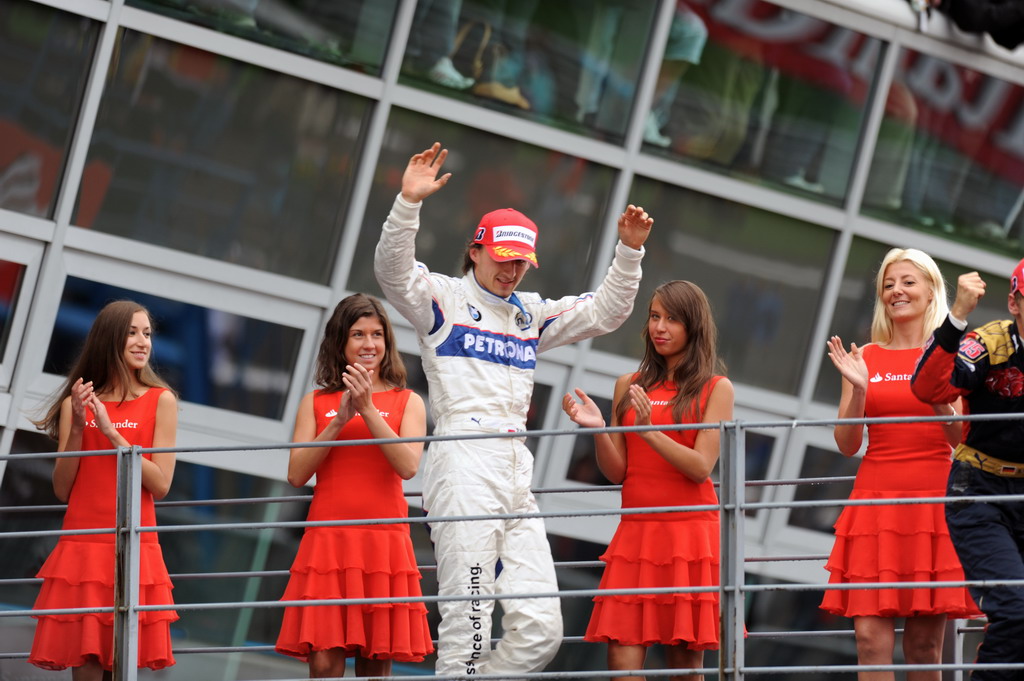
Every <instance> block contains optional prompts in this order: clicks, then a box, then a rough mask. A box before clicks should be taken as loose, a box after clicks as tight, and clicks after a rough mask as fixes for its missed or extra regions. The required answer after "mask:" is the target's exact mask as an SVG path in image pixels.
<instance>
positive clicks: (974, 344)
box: [959, 338, 985, 363]
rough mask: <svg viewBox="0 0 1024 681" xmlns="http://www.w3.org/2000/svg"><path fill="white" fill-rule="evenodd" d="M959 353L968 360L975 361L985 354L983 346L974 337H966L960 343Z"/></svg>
mask: <svg viewBox="0 0 1024 681" xmlns="http://www.w3.org/2000/svg"><path fill="white" fill-rule="evenodd" d="M959 354H960V356H961V357H963V358H964V359H966V360H967V361H968V362H972V363H973V362H977V361H978V360H979V359H981V358H982V357H983V356H984V355H985V346H984V345H982V344H981V343H979V342H978V341H977V340H976V339H974V338H966V339H964V340H963V342H961V343H960V353H959Z"/></svg>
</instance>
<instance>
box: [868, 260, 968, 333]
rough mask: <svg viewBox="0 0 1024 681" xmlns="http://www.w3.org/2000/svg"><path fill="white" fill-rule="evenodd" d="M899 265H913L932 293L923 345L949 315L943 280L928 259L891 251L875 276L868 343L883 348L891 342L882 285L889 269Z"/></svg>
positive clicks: (890, 329) (937, 267) (926, 316)
mask: <svg viewBox="0 0 1024 681" xmlns="http://www.w3.org/2000/svg"><path fill="white" fill-rule="evenodd" d="M898 262H909V263H911V264H912V265H914V267H916V268H917V269H918V271H919V272H921V274H922V276H923V277H924V282H925V283H926V284H927V285H928V290H930V291H931V292H932V299H931V301H930V302H929V303H928V309H927V310H925V313H924V329H923V331H922V338H921V344H922V345H923V344H924V342H925V341H926V340H927V339H928V336H929V335H931V333H932V331H934V330H935V329H937V328H938V327H939V326H941V324H942V322H943V320H944V319H945V318H946V315H947V314H948V313H949V304H948V303H947V301H946V280H945V279H943V278H942V272H940V271H939V266H938V265H936V264H935V261H934V260H932V257H931V256H930V255H928V254H927V253H925V252H924V251H919V250H918V249H916V248H893V249H891V250H890V251H889V252H888V253H886V254H885V257H884V258H882V264H881V265H879V266H878V275H877V276H876V277H875V313H874V316H873V318H872V319H871V342H872V343H879V344H881V345H885V344H887V343H889V341H891V340H892V330H893V327H892V319H891V318H890V317H889V315H888V314H886V311H885V304H884V303H883V302H882V287H883V286H884V285H885V271H886V270H887V269H889V265H893V264H895V263H898Z"/></svg>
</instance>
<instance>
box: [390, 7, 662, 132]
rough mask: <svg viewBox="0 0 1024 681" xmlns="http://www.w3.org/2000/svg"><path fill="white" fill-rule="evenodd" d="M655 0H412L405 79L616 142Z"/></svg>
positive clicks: (631, 95)
mask: <svg viewBox="0 0 1024 681" xmlns="http://www.w3.org/2000/svg"><path fill="white" fill-rule="evenodd" d="M656 10H657V2H656V0H632V1H631V2H625V1H623V0H610V1H606V2H596V3H595V2H592V0H562V1H561V2H540V1H539V0H515V2H512V1H511V0H420V1H419V3H418V4H417V6H416V15H415V18H414V23H413V29H412V33H411V34H410V36H409V45H408V48H407V50H406V55H405V62H404V64H403V71H402V80H403V82H406V83H408V84H410V85H414V86H416V87H421V88H423V89H427V90H431V91H434V92H437V93H440V94H445V95H448V96H451V97H455V98H457V99H462V100H465V101H471V102H474V103H476V104H481V105H484V106H488V107H491V108H495V109H497V110H499V111H503V112H506V113H516V114H519V115H522V116H525V117H528V118H531V119H533V120H536V121H540V122H544V123H549V124H551V125H555V126H558V127H562V128H567V129H569V130H575V131H579V132H583V133H585V134H589V135H592V136H595V137H599V138H603V139H607V140H609V141H612V142H616V143H622V141H623V139H624V137H625V131H626V125H627V123H628V120H629V115H630V111H631V110H632V106H633V102H634V100H635V99H636V88H637V83H638V82H639V79H640V70H641V68H642V66H643V60H644V57H645V55H646V52H647V46H648V44H649V42H650V41H649V40H648V37H649V36H650V34H651V31H652V30H653V26H654V19H655V14H656Z"/></svg>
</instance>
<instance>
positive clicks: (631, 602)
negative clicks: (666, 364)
mask: <svg viewBox="0 0 1024 681" xmlns="http://www.w3.org/2000/svg"><path fill="white" fill-rule="evenodd" d="M721 378H722V377H721V376H715V377H714V378H712V379H711V380H710V381H708V383H707V384H706V385H705V386H704V388H703V390H702V391H701V394H700V404H701V410H702V411H703V409H704V407H705V406H706V405H707V401H708V397H709V396H710V395H711V391H712V389H713V388H714V386H715V384H716V383H717V382H718V381H719V380H720V379H721ZM675 392H676V389H675V386H674V385H669V386H666V385H662V386H659V387H657V388H655V389H652V390H649V391H647V394H648V396H649V397H650V399H651V403H652V407H653V408H652V412H651V423H653V424H670V423H673V421H672V407H671V404H670V401H671V399H672V397H673V396H674V395H675ZM634 422H635V414H634V413H633V410H632V409H630V410H629V411H627V412H626V414H625V416H624V418H623V420H622V425H624V426H631V425H634ZM682 423H695V421H694V418H693V414H692V412H691V413H690V414H684V415H683V420H682ZM698 432H699V431H696V430H687V431H666V432H665V434H666V435H668V436H669V437H671V438H672V439H673V440H676V441H677V442H680V443H682V444H684V445H686V446H687V447H692V446H693V444H694V442H695V441H696V439H697V433H698ZM626 451H627V453H628V456H627V459H626V478H625V480H624V481H623V484H622V508H640V507H644V506H683V505H694V506H703V505H707V504H717V503H718V495H717V494H715V488H714V485H713V483H712V482H711V479H710V478H709V479H707V480H705V481H704V482H702V483H695V482H693V481H692V480H690V479H689V478H687V477H686V476H685V475H683V474H682V473H680V472H679V471H678V470H676V469H675V468H673V467H672V465H671V464H669V463H668V462H667V461H666V460H665V459H664V458H663V457H662V456H661V455H660V454H658V452H656V451H655V450H654V449H653V448H652V447H651V446H650V445H648V444H647V443H646V442H645V441H644V440H643V439H642V438H641V437H640V436H639V435H637V434H636V433H627V434H626ZM718 545H719V523H718V511H717V510H714V511H694V512H679V513H657V514H647V515H623V516H622V518H621V520H620V522H619V526H618V528H617V529H616V530H615V536H614V537H612V541H611V543H610V544H609V545H608V550H607V551H605V553H604V555H602V556H601V560H602V561H604V563H605V568H604V575H603V576H602V577H601V584H600V586H599V587H598V588H601V589H627V588H633V589H635V588H643V587H667V586H717V585H718V556H719V548H718ZM718 631H719V618H718V594H717V593H680V594H656V595H653V594H652V595H637V596H597V597H595V598H594V612H593V615H591V618H590V624H589V626H588V627H587V632H586V635H585V636H584V637H583V638H584V639H585V640H587V641H615V642H617V643H620V644H623V645H644V646H647V645H651V644H653V643H664V644H670V645H680V644H681V645H685V646H686V647H687V648H690V649H692V650H716V649H717V648H718Z"/></svg>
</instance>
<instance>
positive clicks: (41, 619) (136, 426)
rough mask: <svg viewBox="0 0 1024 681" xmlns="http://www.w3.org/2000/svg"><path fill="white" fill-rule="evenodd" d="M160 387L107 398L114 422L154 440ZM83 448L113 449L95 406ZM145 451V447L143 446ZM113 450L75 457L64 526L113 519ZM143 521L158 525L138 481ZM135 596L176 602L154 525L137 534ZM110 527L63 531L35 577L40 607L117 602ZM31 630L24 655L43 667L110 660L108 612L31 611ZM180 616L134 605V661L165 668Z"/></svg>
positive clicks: (138, 441)
mask: <svg viewBox="0 0 1024 681" xmlns="http://www.w3.org/2000/svg"><path fill="white" fill-rule="evenodd" d="M164 390H165V388H150V389H149V390H147V391H146V392H145V393H143V394H142V396H141V397H138V398H136V399H134V400H130V401H126V402H122V403H118V402H104V403H103V404H104V405H105V406H106V408H107V414H108V415H109V416H110V421H111V423H113V424H114V426H115V427H116V428H117V431H118V432H119V433H121V435H123V436H124V438H125V439H126V440H127V441H128V442H130V443H132V444H133V445H139V446H141V447H152V446H153V429H154V427H155V425H156V408H157V402H158V401H159V399H160V395H161V394H162V393H163V392H164ZM85 418H86V426H85V429H84V430H83V432H82V450H83V451H96V450H101V449H113V448H114V445H112V444H111V443H110V440H108V439H107V438H106V437H105V436H104V435H103V434H102V433H100V430H99V428H97V427H96V419H95V417H94V416H93V413H92V412H91V411H89V410H88V409H87V410H86V415H85ZM145 456H146V458H150V455H148V454H146V455H145ZM116 481H117V457H116V456H114V455H109V456H88V457H83V458H82V459H81V460H80V462H79V464H78V473H77V474H76V476H75V482H74V485H73V486H72V487H71V496H70V497H69V499H68V509H67V511H66V512H65V514H64V524H63V525H62V529H64V530H81V529H86V528H97V527H113V526H114V522H115V521H114V518H115V504H116V499H117V491H116ZM141 523H142V525H143V526H147V527H153V526H155V525H156V514H155V512H154V508H153V495H152V494H151V493H150V492H149V491H148V490H147V489H146V488H145V487H143V488H142V509H141ZM140 547H141V556H140V573H139V574H140V576H141V585H140V587H139V602H140V603H141V604H142V605H157V604H162V603H168V604H170V603H173V602H174V601H173V599H172V598H171V589H172V588H173V587H172V585H171V579H170V577H169V576H168V575H167V567H166V566H165V565H164V557H163V553H162V552H161V550H160V544H159V543H158V541H157V535H156V533H155V532H147V533H143V534H142V535H140ZM114 562H115V557H114V535H113V533H111V534H88V535H74V536H70V537H64V536H62V537H61V538H60V539H59V540H58V542H57V546H56V547H55V548H54V549H53V552H52V553H50V556H49V558H47V559H46V562H45V563H43V566H42V567H41V568H40V569H39V573H38V574H37V575H36V576H37V577H41V578H42V579H43V586H42V588H41V589H40V591H39V596H38V597H37V598H36V603H35V606H34V607H35V608H36V609H37V610H44V609H51V608H85V607H111V606H113V605H114ZM34 617H35V618H36V619H37V620H38V622H37V623H36V634H35V638H34V639H33V641H32V651H31V653H30V655H29V658H28V661H29V662H31V663H32V664H34V665H36V666H37V667H42V668H43V669H55V670H59V669H65V668H67V667H79V666H81V665H82V664H84V663H85V662H86V661H88V660H89V659H95V660H97V661H98V662H99V663H100V664H101V665H102V666H103V668H104V669H107V670H109V669H110V668H111V665H112V663H113V644H114V616H113V613H99V614H84V615H36V616H34ZM177 619H178V614H177V613H176V612H174V611H173V610H158V611H145V612H140V613H139V666H140V667H149V668H150V669H162V668H163V667H167V666H169V665H172V664H174V656H173V655H172V654H171V634H170V623H171V622H173V621H175V620H177Z"/></svg>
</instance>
